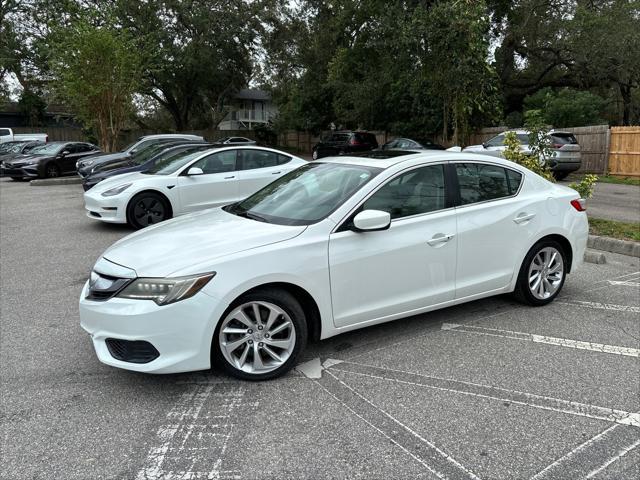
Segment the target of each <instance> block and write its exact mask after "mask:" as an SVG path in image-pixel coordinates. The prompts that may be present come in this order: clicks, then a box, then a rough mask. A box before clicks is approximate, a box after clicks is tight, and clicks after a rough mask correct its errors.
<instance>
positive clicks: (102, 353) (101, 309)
mask: <svg viewBox="0 0 640 480" xmlns="http://www.w3.org/2000/svg"><path fill="white" fill-rule="evenodd" d="M87 289H88V282H87V284H85V286H84V288H83V289H82V293H81V295H80V325H81V326H82V328H83V329H84V330H85V331H87V332H88V333H89V335H90V336H91V340H92V342H93V346H94V348H95V351H96V355H97V356H98V359H99V360H100V361H101V362H102V363H105V364H107V365H111V366H113V367H118V368H123V369H126V370H133V371H137V372H147V373H178V372H188V371H195V370H205V369H208V368H210V366H211V340H212V338H213V331H214V329H215V324H216V319H217V317H215V315H221V312H217V310H218V308H216V307H217V302H216V300H215V299H214V298H213V297H211V296H209V295H207V294H206V293H204V292H199V293H197V294H196V295H194V296H193V297H191V298H189V299H186V300H183V301H180V302H176V303H172V304H169V305H164V306H159V305H156V304H155V302H153V301H151V300H130V299H123V298H111V299H109V300H107V301H93V300H87V299H86V298H85V297H86V294H87ZM107 339H115V340H121V341H122V340H124V341H129V342H148V343H149V344H151V345H152V346H153V347H154V348H155V349H156V350H157V352H158V353H159V355H158V356H157V357H156V358H155V359H153V360H151V361H149V362H147V363H134V362H128V361H122V360H118V359H117V358H115V357H114V355H113V354H112V351H113V349H112V350H111V351H110V349H109V347H108V345H107Z"/></svg>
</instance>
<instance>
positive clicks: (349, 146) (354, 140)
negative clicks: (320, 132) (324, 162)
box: [312, 132, 378, 160]
mask: <svg viewBox="0 0 640 480" xmlns="http://www.w3.org/2000/svg"><path fill="white" fill-rule="evenodd" d="M374 148H378V141H377V140H376V136H375V135H374V134H373V133H366V132H333V133H332V134H331V136H329V137H328V138H327V139H325V140H322V141H320V142H318V143H316V144H315V145H314V146H313V151H312V154H313V159H314V160H317V159H319V158H322V157H329V156H332V155H346V154H349V153H355V152H367V151H369V150H373V149H374Z"/></svg>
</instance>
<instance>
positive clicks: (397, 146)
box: [380, 138, 445, 150]
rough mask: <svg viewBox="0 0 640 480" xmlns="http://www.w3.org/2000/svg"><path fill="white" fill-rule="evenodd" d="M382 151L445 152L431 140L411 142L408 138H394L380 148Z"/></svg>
mask: <svg viewBox="0 0 640 480" xmlns="http://www.w3.org/2000/svg"><path fill="white" fill-rule="evenodd" d="M380 148H381V149H382V150H445V148H444V147H443V146H442V145H438V144H437V143H433V142H432V141H431V140H420V141H417V140H412V139H410V138H394V139H393V140H391V141H389V142H387V143H385V144H384V145H382V147H380Z"/></svg>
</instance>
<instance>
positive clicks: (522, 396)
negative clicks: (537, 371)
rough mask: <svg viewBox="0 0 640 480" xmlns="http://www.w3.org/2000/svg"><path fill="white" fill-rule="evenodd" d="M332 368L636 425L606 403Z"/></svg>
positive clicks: (639, 417)
mask: <svg viewBox="0 0 640 480" xmlns="http://www.w3.org/2000/svg"><path fill="white" fill-rule="evenodd" d="M334 370H335V371H340V372H345V373H349V374H354V375H362V376H365V377H370V378H375V379H379V380H387V381H391V382H397V383H402V384H405V385H413V386H416V387H425V388H431V389H435V390H441V391H446V392H451V393H457V394H461V395H469V396H472V397H479V398H486V399H490V400H496V401H500V402H510V403H513V404H515V405H522V406H525V407H531V408H538V409H541V410H550V411H554V412H560V413H566V414H570V415H577V416H580V417H586V418H593V419H596V420H605V421H608V422H612V423H616V424H620V425H629V426H633V427H640V413H632V412H626V411H623V410H618V409H613V408H609V407H601V406H598V405H589V404H586V403H580V402H574V401H571V400H563V399H560V398H554V397H548V396H544V395H537V394H533V393H527V392H521V391H518V390H511V389H506V388H500V387H494V386H490V385H482V384H479V383H472V382H464V381H460V380H451V379H446V378H440V377H434V376H430V375H422V374H418V373H411V372H404V371H401V370H393V369H388V368H382V367H377V366H373V365H363V364H360V363H354V362H349V361H344V362H342V363H340V364H338V365H335V366H332V367H330V368H329V369H326V372H331V371H334ZM323 378H324V375H323Z"/></svg>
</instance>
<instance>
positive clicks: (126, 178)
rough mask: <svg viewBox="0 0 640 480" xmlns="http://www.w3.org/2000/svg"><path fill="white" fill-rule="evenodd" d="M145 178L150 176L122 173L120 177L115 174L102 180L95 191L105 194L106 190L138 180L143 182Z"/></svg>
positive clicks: (137, 173)
mask: <svg viewBox="0 0 640 480" xmlns="http://www.w3.org/2000/svg"><path fill="white" fill-rule="evenodd" d="M87 178H92V177H87ZM144 178H149V176H148V175H144V174H142V173H140V172H129V173H122V174H119V175H115V174H114V175H113V176H110V177H107V178H105V179H104V180H102V181H101V182H100V186H99V187H98V188H94V190H95V193H97V192H104V191H106V190H109V189H110V188H113V187H117V186H119V185H122V184H124V183H133V182H135V181H137V180H141V179H144ZM94 190H92V191H94Z"/></svg>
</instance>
